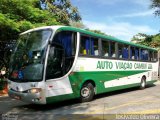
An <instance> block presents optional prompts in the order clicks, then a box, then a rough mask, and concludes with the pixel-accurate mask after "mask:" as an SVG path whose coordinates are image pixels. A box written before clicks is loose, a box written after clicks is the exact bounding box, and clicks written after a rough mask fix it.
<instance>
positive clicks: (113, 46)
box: [109, 42, 116, 58]
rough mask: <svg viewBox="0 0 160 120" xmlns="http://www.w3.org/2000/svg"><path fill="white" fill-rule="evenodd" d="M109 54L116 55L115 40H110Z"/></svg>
mask: <svg viewBox="0 0 160 120" xmlns="http://www.w3.org/2000/svg"><path fill="white" fill-rule="evenodd" d="M109 55H110V57H113V58H115V57H116V49H115V42H110V46H109Z"/></svg>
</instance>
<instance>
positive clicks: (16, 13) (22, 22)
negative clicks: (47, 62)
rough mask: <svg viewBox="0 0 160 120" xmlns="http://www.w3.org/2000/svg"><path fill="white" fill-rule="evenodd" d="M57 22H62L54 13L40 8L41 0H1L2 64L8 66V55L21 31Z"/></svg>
mask: <svg viewBox="0 0 160 120" xmlns="http://www.w3.org/2000/svg"><path fill="white" fill-rule="evenodd" d="M48 16H49V17H48ZM57 24H60V23H59V22H57V20H56V17H55V16H54V15H52V14H50V12H48V11H46V10H41V9H40V5H39V0H0V65H2V64H4V65H5V66H8V61H9V57H8V56H9V55H10V51H11V49H12V48H13V47H14V43H15V41H16V39H17V37H18V34H19V33H21V32H23V31H26V30H28V29H31V28H35V27H38V26H44V25H57ZM0 67H1V66H0Z"/></svg>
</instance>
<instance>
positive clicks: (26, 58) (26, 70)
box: [9, 29, 52, 82]
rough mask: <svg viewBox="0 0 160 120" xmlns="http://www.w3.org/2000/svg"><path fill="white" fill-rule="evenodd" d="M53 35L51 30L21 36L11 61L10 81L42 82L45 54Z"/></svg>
mask: <svg viewBox="0 0 160 120" xmlns="http://www.w3.org/2000/svg"><path fill="white" fill-rule="evenodd" d="M51 33H52V31H51V30H49V29H44V30H38V31H32V32H29V33H26V34H22V35H20V37H19V39H18V43H17V47H16V49H15V51H14V53H13V54H12V56H11V60H10V68H9V79H10V80H12V81H16V82H35V81H41V80H42V78H43V67H44V61H45V52H46V48H47V43H48V40H49V38H50V36H51Z"/></svg>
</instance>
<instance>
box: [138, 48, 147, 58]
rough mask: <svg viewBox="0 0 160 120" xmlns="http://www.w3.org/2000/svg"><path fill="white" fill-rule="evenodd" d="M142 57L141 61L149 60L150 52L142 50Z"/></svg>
mask: <svg viewBox="0 0 160 120" xmlns="http://www.w3.org/2000/svg"><path fill="white" fill-rule="evenodd" d="M140 55H141V60H148V50H145V49H142V50H141V54H140Z"/></svg>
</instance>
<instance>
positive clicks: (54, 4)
mask: <svg viewBox="0 0 160 120" xmlns="http://www.w3.org/2000/svg"><path fill="white" fill-rule="evenodd" d="M40 2H41V6H42V9H46V10H49V11H50V12H51V13H52V14H53V15H55V16H57V17H56V18H57V21H59V22H61V23H64V24H65V25H69V23H70V21H73V22H80V21H81V16H80V14H79V11H78V8H77V7H74V6H73V5H72V4H71V2H70V0H40Z"/></svg>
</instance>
